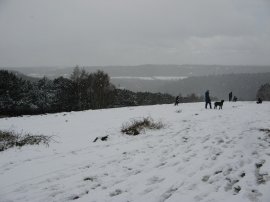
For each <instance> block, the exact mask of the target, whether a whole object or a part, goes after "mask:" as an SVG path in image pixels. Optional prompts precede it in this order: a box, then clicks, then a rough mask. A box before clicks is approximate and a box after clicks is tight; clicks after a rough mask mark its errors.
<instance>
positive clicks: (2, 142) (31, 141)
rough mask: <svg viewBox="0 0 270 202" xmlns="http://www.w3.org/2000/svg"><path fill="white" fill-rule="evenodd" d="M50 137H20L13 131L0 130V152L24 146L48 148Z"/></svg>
mask: <svg viewBox="0 0 270 202" xmlns="http://www.w3.org/2000/svg"><path fill="white" fill-rule="evenodd" d="M50 140H51V137H49V136H45V135H31V134H26V135H21V134H18V133H15V132H13V131H1V130H0V151H4V150H6V149H8V148H11V147H22V146H24V145H39V144H45V145H46V146H49V142H50Z"/></svg>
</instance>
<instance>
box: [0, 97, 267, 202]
mask: <svg viewBox="0 0 270 202" xmlns="http://www.w3.org/2000/svg"><path fill="white" fill-rule="evenodd" d="M147 116H151V117H152V118H153V119H154V120H156V121H159V120H161V121H162V122H163V123H165V124H166V127H165V128H163V129H160V130H147V131H145V133H144V134H141V135H138V136H127V135H123V134H121V132H120V130H121V126H122V124H124V123H127V122H128V121H129V120H131V119H134V118H135V119H137V118H142V117H147ZM0 129H1V130H13V131H17V132H19V133H27V132H30V133H32V134H43V135H48V136H53V139H54V140H55V141H56V142H54V141H53V142H51V143H50V146H49V147H46V146H45V145H39V146H25V147H22V148H11V149H8V150H6V151H4V152H0V201H1V202H8V201H31V202H33V201H44V202H49V201H72V200H75V201H85V202H91V201H115V202H127V201H138V202H144V201H145V202H159V201H166V202H169V201H171V202H172V201H175V202H192V201H203V202H206V201H207V202H215V201H216V202H220V201H227V202H233V201H237V202H238V201H241V202H248V201H258V202H269V201H270V134H269V133H267V130H266V131H260V129H270V103H269V102H264V103H263V104H261V105H257V104H256V103H255V102H237V103H228V102H225V103H224V106H223V110H214V109H212V110H210V109H208V110H206V109H204V103H195V104H192V103H191V104H180V105H179V106H173V105H155V106H142V107H126V108H118V109H104V110H94V111H92V110H89V111H83V112H71V113H59V114H49V115H41V116H24V117H18V118H8V119H0ZM105 135H109V138H108V140H107V141H97V142H95V143H94V142H93V140H94V139H95V138H96V137H97V136H105Z"/></svg>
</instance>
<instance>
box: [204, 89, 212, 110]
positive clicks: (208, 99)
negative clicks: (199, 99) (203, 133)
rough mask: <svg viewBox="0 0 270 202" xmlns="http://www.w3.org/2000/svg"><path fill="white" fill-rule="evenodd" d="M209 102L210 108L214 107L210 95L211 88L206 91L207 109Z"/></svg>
mask: <svg viewBox="0 0 270 202" xmlns="http://www.w3.org/2000/svg"><path fill="white" fill-rule="evenodd" d="M208 104H209V106H210V109H212V105H211V99H210V95H209V90H207V91H206V92H205V109H207V105H208Z"/></svg>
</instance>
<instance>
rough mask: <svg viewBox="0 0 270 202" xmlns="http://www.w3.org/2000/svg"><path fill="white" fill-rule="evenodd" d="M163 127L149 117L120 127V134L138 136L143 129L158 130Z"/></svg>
mask: <svg viewBox="0 0 270 202" xmlns="http://www.w3.org/2000/svg"><path fill="white" fill-rule="evenodd" d="M164 126H165V125H164V124H163V123H162V122H161V121H159V122H155V121H154V120H153V119H152V118H151V117H146V118H143V119H142V120H132V121H131V122H129V123H126V124H124V125H123V126H122V129H121V132H122V133H125V134H127V135H139V134H140V133H141V132H142V131H145V129H151V130H158V129H161V128H163V127H164Z"/></svg>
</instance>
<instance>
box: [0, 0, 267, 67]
mask: <svg viewBox="0 0 270 202" xmlns="http://www.w3.org/2000/svg"><path fill="white" fill-rule="evenodd" d="M76 64H78V65H83V66H86V65H89V66H90V65H137V64H225V65H227V64H235V65H239V64H243V65H246V64H248V65H253V64H258V65H270V0H0V66H2V67H3V66H55V65H57V66H74V65H76Z"/></svg>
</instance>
